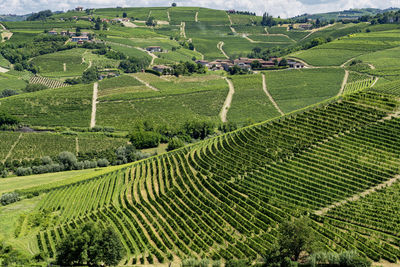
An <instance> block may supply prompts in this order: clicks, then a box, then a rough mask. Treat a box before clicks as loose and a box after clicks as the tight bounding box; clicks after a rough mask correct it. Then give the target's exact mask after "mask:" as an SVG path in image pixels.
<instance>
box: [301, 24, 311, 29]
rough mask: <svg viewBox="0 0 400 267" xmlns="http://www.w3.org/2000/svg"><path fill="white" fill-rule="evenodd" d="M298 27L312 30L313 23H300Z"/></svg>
mask: <svg viewBox="0 0 400 267" xmlns="http://www.w3.org/2000/svg"><path fill="white" fill-rule="evenodd" d="M298 28H299V29H301V30H311V28H312V24H299V25H298Z"/></svg>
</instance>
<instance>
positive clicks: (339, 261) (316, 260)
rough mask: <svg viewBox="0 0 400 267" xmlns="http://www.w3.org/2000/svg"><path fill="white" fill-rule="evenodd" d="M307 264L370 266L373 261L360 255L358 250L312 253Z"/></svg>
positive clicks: (311, 265) (338, 266) (341, 266)
mask: <svg viewBox="0 0 400 267" xmlns="http://www.w3.org/2000/svg"><path fill="white" fill-rule="evenodd" d="M307 266H310V267H316V266H332V267H370V266H371V262H370V261H369V260H368V259H366V258H364V257H361V256H359V255H358V254H357V252H356V251H344V252H341V253H335V252H319V253H313V254H311V255H310V257H309V258H308V264H307Z"/></svg>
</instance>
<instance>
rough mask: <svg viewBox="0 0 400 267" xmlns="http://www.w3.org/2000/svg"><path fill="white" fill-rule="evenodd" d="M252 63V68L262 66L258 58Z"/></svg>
mask: <svg viewBox="0 0 400 267" xmlns="http://www.w3.org/2000/svg"><path fill="white" fill-rule="evenodd" d="M250 65H251V68H252V69H259V68H261V67H262V65H261V63H260V61H258V60H254V61H253V62H251V64H250Z"/></svg>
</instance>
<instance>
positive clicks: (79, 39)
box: [48, 30, 91, 44]
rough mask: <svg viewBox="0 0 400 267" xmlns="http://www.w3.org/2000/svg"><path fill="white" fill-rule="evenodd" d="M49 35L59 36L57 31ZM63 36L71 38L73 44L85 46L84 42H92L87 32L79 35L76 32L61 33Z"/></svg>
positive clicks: (50, 32)
mask: <svg viewBox="0 0 400 267" xmlns="http://www.w3.org/2000/svg"><path fill="white" fill-rule="evenodd" d="M48 34H50V35H58V32H57V31H54V30H52V31H49V32H48ZM60 35H61V36H69V37H70V38H71V42H74V43H78V44H83V42H90V41H91V40H90V37H89V33H87V32H81V33H80V34H79V35H77V34H76V33H75V32H70V31H61V32H60Z"/></svg>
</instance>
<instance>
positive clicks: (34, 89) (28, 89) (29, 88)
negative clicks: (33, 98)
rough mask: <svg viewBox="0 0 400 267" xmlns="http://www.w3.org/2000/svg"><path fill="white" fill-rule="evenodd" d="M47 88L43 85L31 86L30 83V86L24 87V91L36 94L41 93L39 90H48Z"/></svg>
mask: <svg viewBox="0 0 400 267" xmlns="http://www.w3.org/2000/svg"><path fill="white" fill-rule="evenodd" d="M48 88H49V87H47V86H46V85H44V84H32V83H30V84H27V85H26V87H25V89H24V91H25V92H28V93H31V92H37V91H41V90H44V89H48Z"/></svg>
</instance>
